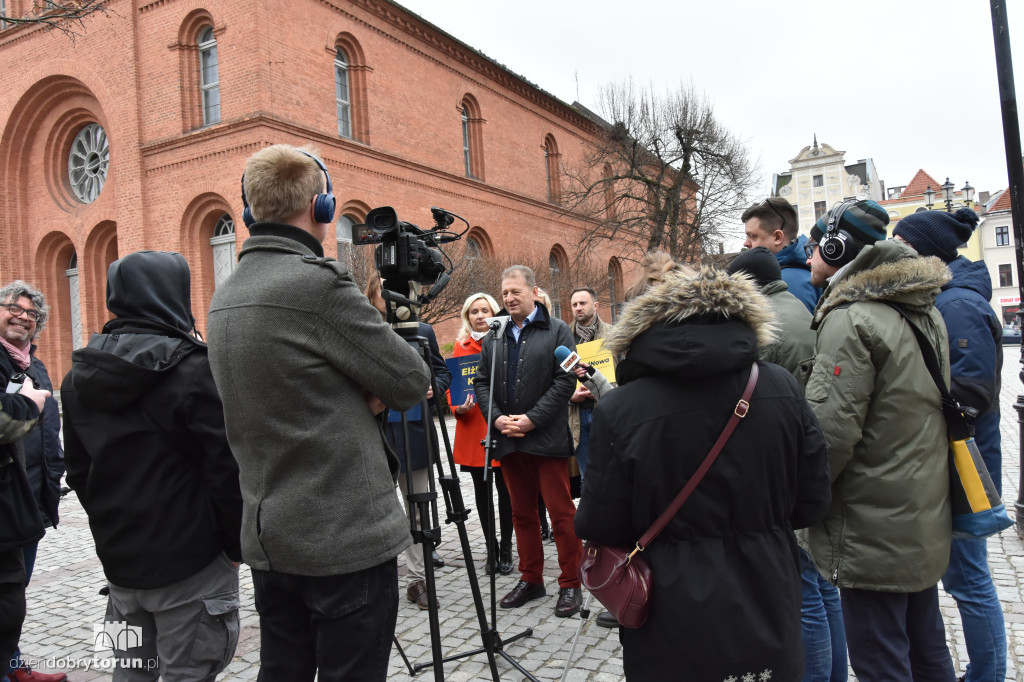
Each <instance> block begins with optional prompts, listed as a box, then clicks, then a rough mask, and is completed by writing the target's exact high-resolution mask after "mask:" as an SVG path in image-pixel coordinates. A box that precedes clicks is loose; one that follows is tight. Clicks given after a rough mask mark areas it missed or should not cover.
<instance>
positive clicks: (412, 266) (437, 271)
mask: <svg viewBox="0 0 1024 682" xmlns="http://www.w3.org/2000/svg"><path fill="white" fill-rule="evenodd" d="M430 213H431V215H432V216H433V218H434V227H433V228H432V229H430V230H422V229H420V228H419V227H418V226H416V225H413V224H412V223H409V222H406V221H404V220H399V219H398V213H397V212H396V211H395V209H393V208H392V207H390V206H381V207H379V208H375V209H373V210H372V211H370V212H369V213H367V214H366V222H365V223H363V224H362V225H353V226H352V243H353V244H354V245H366V244H373V245H375V247H376V248H375V251H374V262H375V263H376V266H377V272H378V273H379V274H380V276H381V277H382V278H383V279H384V281H385V287H384V291H383V292H382V295H383V296H384V297H385V299H390V300H393V301H395V302H397V303H400V304H402V305H408V306H416V307H418V306H421V305H425V304H427V303H429V302H430V301H432V300H434V298H436V297H437V295H438V294H440V293H441V291H442V290H443V289H444V288H445V286H446V285H447V284H448V282H449V281H450V280H451V273H452V271H453V270H454V265H453V264H452V261H451V259H450V258H449V257H448V256H447V254H445V253H444V251H443V250H442V249H441V245H442V244H448V243H451V242H453V241H456V240H458V239H461V238H462V235H464V234H465V233H466V232H467V231H469V223H468V222H466V220H465V219H464V218H462V217H461V216H458V215H456V214H454V213H451V212H450V211H446V210H445V209H443V208H437V207H436V206H434V207H431V209H430ZM456 218H458V219H459V220H461V221H462V222H464V223H466V229H465V230H463V231H462V232H461V233H455V232H450V231H448V226H449V225H451V224H452V223H453V222H455V219H456ZM445 261H448V266H449V267H448V268H447V269H446V268H445ZM411 283H415V284H420V285H430V290H429V291H428V292H427V293H426V294H420V295H417V294H416V293H415V292H416V291H417V290H418V287H416V286H415V285H412V286H411ZM404 291H408V292H410V293H409V298H406V297H404V296H402V295H401V294H397V293H396V292H404Z"/></svg>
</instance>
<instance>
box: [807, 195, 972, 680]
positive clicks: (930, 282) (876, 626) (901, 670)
mask: <svg viewBox="0 0 1024 682" xmlns="http://www.w3.org/2000/svg"><path fill="white" fill-rule="evenodd" d="M888 222H889V218H888V215H887V213H886V211H885V209H883V208H882V207H881V206H879V205H878V204H877V203H875V202H874V201H870V200H863V201H848V202H844V203H843V204H841V205H839V206H837V207H835V208H833V209H832V210H831V211H830V212H829V213H828V214H826V215H825V216H822V218H821V219H819V221H818V222H817V223H816V224H815V226H814V227H813V228H812V229H811V240H812V241H811V243H809V244H808V246H807V252H808V254H807V255H808V259H807V261H808V265H810V267H811V282H812V283H813V284H814V285H816V286H825V285H826V284H827V285H828V288H827V289H826V290H825V293H824V294H823V295H822V297H821V300H820V301H819V303H818V307H817V308H816V310H815V313H814V327H815V329H816V330H817V333H818V339H817V344H816V353H815V360H814V368H813V370H812V373H811V377H810V379H809V381H808V383H807V387H806V397H807V400H808V402H809V403H810V405H811V407H812V409H813V410H814V412H815V414H816V415H817V417H818V421H819V422H820V424H821V429H822V431H823V432H824V433H825V440H826V443H827V445H828V450H829V466H830V469H831V476H832V504H831V506H830V508H829V511H828V513H827V514H826V516H825V519H824V521H823V522H822V523H820V524H818V525H816V526H813V527H811V529H810V532H809V539H810V545H811V553H812V555H813V556H814V560H815V562H816V563H817V566H818V569H819V571H821V572H822V574H823V575H825V576H826V577H828V578H830V579H831V581H832V583H833V584H835V585H837V586H838V587H839V588H840V593H841V595H842V606H843V619H844V621H845V623H846V637H847V643H848V646H849V654H850V663H851V665H852V667H853V670H854V672H855V673H856V674H857V678H858V679H859V680H861V682H870V681H871V680H883V679H884V680H896V679H901V680H910V679H914V680H925V679H927V680H941V681H948V682H953V680H954V679H955V678H954V673H953V665H952V660H951V658H950V655H949V650H948V648H947V647H946V643H945V633H944V630H943V621H942V615H941V613H940V612H939V600H938V589H937V584H938V581H939V578H941V577H942V574H943V573H944V572H945V570H946V565H947V563H948V561H949V549H950V542H951V538H952V519H951V516H950V506H949V471H948V464H947V459H946V450H947V447H948V444H947V439H946V424H945V421H944V419H943V416H942V412H941V410H940V396H939V391H938V389H937V388H936V387H935V382H934V381H933V380H932V377H931V374H929V372H928V370H927V368H926V367H925V364H924V360H923V358H922V356H921V348H920V346H919V345H918V342H917V339H916V337H915V336H914V332H913V330H912V329H911V328H910V325H909V323H908V322H907V320H905V319H904V318H903V317H901V316H900V314H899V313H898V312H897V311H896V310H894V309H893V308H892V307H890V304H894V305H896V306H899V307H900V308H902V310H903V311H904V312H905V313H906V315H907V316H908V317H909V318H910V320H912V321H913V324H914V325H915V326H917V327H918V328H919V329H920V330H921V331H922V332H924V335H925V337H926V338H927V339H928V341H929V343H930V345H931V346H932V349H933V350H934V351H935V355H936V356H937V357H938V358H939V363H940V365H941V369H942V373H943V375H944V376H945V378H946V381H947V382H948V380H949V359H948V339H947V336H946V327H945V324H944V323H943V321H942V316H941V315H940V314H939V312H938V311H937V310H936V309H935V305H934V304H935V297H936V296H937V295H938V293H939V291H940V287H941V286H942V285H943V284H944V283H945V282H946V281H948V280H949V278H950V274H949V270H948V269H947V268H946V266H945V264H944V263H942V262H941V261H940V260H938V259H937V258H922V257H919V256H918V255H917V254H916V253H915V252H914V251H913V250H912V249H910V248H908V247H907V246H906V245H904V244H900V243H898V242H895V241H884V239H885V227H886V225H887V224H888Z"/></svg>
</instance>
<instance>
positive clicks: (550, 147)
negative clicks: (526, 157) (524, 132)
mask: <svg viewBox="0 0 1024 682" xmlns="http://www.w3.org/2000/svg"><path fill="white" fill-rule="evenodd" d="M560 160H561V155H560V154H559V153H558V145H557V144H556V143H555V138H554V137H553V136H552V135H548V136H547V137H545V138H544V173H545V178H546V180H547V185H548V201H549V202H550V203H552V204H560V203H562V185H561V178H560V176H559V174H560V173H561V163H560Z"/></svg>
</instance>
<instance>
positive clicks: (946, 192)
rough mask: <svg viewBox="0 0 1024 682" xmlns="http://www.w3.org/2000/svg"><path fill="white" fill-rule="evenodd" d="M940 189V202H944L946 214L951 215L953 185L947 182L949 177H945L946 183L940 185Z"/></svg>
mask: <svg viewBox="0 0 1024 682" xmlns="http://www.w3.org/2000/svg"><path fill="white" fill-rule="evenodd" d="M940 189H941V190H942V200H943V201H945V202H946V213H952V212H953V191H954V185H953V183H952V182H950V181H949V176H946V181H945V182H944V183H942V186H941V187H940Z"/></svg>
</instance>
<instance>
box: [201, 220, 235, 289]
mask: <svg viewBox="0 0 1024 682" xmlns="http://www.w3.org/2000/svg"><path fill="white" fill-rule="evenodd" d="M207 224H209V223H207ZM210 248H211V249H213V286H214V288H217V287H219V286H220V285H221V284H223V283H224V281H225V280H227V278H228V277H230V276H231V273H232V272H234V271H235V260H236V259H235V221H234V220H232V219H231V216H230V215H228V214H227V213H225V214H224V215H222V216H221V217H220V218H218V219H217V224H216V225H215V226H214V228H213V237H211V238H210Z"/></svg>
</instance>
